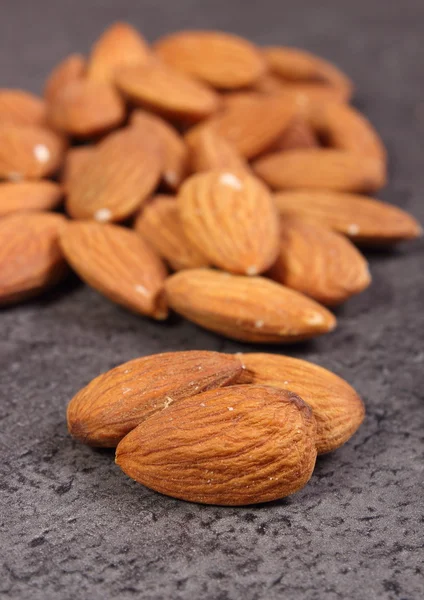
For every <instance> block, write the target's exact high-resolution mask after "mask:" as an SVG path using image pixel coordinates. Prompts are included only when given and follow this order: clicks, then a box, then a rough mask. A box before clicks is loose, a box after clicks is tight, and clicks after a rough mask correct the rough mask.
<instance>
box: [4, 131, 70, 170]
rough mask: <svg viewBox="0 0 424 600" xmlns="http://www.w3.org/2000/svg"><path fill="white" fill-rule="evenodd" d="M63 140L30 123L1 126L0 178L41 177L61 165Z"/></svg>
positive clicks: (51, 132) (63, 148)
mask: <svg viewBox="0 0 424 600" xmlns="http://www.w3.org/2000/svg"><path fill="white" fill-rule="evenodd" d="M64 150H65V147H64V142H63V140H62V139H61V138H60V137H59V136H57V135H56V134H55V133H53V131H49V130H48V129H44V128H42V127H34V126H30V125H2V126H1V125H0V179H10V180H11V181H19V180H20V179H41V178H42V177H47V176H49V175H52V174H53V173H55V172H56V171H57V170H58V169H59V167H60V165H61V164H62V161H63V157H64Z"/></svg>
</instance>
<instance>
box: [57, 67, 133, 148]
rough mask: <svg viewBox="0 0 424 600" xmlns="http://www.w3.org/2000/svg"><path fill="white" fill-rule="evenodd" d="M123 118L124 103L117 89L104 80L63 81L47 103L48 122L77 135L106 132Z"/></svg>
mask: <svg viewBox="0 0 424 600" xmlns="http://www.w3.org/2000/svg"><path fill="white" fill-rule="evenodd" d="M124 119H125V106H124V103H123V101H122V99H121V97H120V96H119V94H118V92H116V90H115V89H114V88H113V87H112V86H110V85H108V84H106V83H99V82H96V81H90V80H88V79H77V80H75V81H72V82H70V83H68V84H66V85H65V86H64V87H62V88H61V90H60V91H58V92H57V93H56V95H55V96H54V99H53V100H52V101H51V102H50V103H49V105H48V120H49V123H50V125H51V126H52V127H53V128H54V129H58V130H59V131H62V132H64V133H66V134H68V135H71V136H75V137H79V138H87V137H92V136H95V135H99V134H101V133H105V132H107V131H109V130H110V129H114V128H115V127H118V125H120V124H121V123H122V122H123V120H124Z"/></svg>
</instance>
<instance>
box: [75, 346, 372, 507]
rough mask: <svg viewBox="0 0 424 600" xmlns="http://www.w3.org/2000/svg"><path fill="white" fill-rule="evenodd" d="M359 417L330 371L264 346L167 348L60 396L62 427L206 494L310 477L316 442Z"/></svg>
mask: <svg viewBox="0 0 424 600" xmlns="http://www.w3.org/2000/svg"><path fill="white" fill-rule="evenodd" d="M363 418H364V406H363V404H362V401H361V399H360V398H359V396H358V395H357V394H356V392H355V390H354V389H353V388H352V387H351V386H350V385H349V384H348V383H346V382H345V381H343V379H340V377H338V376H337V375H335V374H334V373H331V372H330V371H327V370H326V369H323V368H322V367H318V366H317V365H313V364H312V363H308V362H306V361H304V360H299V359H296V358H291V357H287V356H277V355H273V354H236V355H229V354H220V353H218V352H207V351H185V352H169V353H165V354H156V355H152V356H146V357H143V358H137V359H135V360H132V361H130V362H127V363H124V364H122V365H120V366H118V367H116V368H114V369H112V370H111V371H108V372H107V373H103V374H102V375H99V377H97V378H96V379H94V380H93V381H92V382H91V383H90V384H89V385H87V386H86V387H85V388H83V389H82V390H81V391H80V392H79V393H78V394H77V395H76V396H75V397H74V398H73V399H72V400H71V402H70V403H69V406H68V427H69V431H70V433H71V434H72V435H73V436H74V437H76V438H77V439H79V440H80V441H82V442H85V443H87V444H89V445H92V446H103V447H111V448H115V447H116V462H117V464H118V465H119V466H120V467H121V468H122V470H123V471H124V472H125V473H126V474H127V475H129V476H130V477H132V478H133V479H135V480H136V481H138V482H140V483H142V484H143V485H145V486H147V487H149V488H151V489H153V490H156V491H158V492H161V493H162V494H166V495H168V496H173V497H175V498H181V499H183V500H189V501H192V502H201V503H204V504H224V505H241V504H255V503H260V502H268V501H271V500H276V499H278V498H283V497H285V496H287V495H289V494H292V493H294V492H296V491H297V490H299V489H301V488H302V487H303V486H304V485H306V483H307V482H308V481H309V479H310V477H311V475H312V472H313V470H314V466H315V460H316V456H317V453H318V454H322V453H324V452H330V451H332V450H335V449H336V448H339V447H340V446H342V444H344V443H345V442H346V441H347V440H348V439H349V438H350V437H351V436H352V435H353V433H354V432H355V431H356V430H357V429H358V427H359V425H360V424H361V422H362V420H363Z"/></svg>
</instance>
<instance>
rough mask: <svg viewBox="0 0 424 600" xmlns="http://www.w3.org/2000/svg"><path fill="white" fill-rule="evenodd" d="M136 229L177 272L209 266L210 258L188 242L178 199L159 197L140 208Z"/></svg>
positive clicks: (135, 224)
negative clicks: (208, 259) (181, 219)
mask: <svg viewBox="0 0 424 600" xmlns="http://www.w3.org/2000/svg"><path fill="white" fill-rule="evenodd" d="M134 229H135V230H136V231H137V232H138V233H140V234H141V235H142V237H143V238H144V239H145V240H146V242H147V243H148V244H149V245H150V246H151V247H152V248H153V249H154V250H155V251H156V252H157V253H158V254H159V256H161V257H162V258H163V259H164V260H166V261H167V262H168V264H169V265H170V266H171V268H172V269H173V270H174V271H180V270H181V269H195V268H196V267H206V266H208V261H207V259H206V258H205V257H204V256H203V255H202V254H200V252H199V251H198V250H197V249H196V248H195V247H194V246H193V245H192V244H191V243H190V242H189V241H188V239H187V237H186V235H185V233H184V230H183V227H182V225H181V221H180V215H179V211H178V207H177V202H176V200H175V198H173V197H170V196H156V197H155V198H153V200H152V201H151V202H149V203H148V205H147V206H146V207H144V208H142V209H141V211H140V214H139V215H138V216H137V218H136V220H135V223H134Z"/></svg>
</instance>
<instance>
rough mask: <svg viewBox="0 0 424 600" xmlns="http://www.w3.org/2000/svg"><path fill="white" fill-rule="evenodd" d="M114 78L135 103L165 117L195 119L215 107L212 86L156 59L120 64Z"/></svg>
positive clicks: (217, 104)
mask: <svg viewBox="0 0 424 600" xmlns="http://www.w3.org/2000/svg"><path fill="white" fill-rule="evenodd" d="M116 82H117V85H118V88H119V89H120V90H121V92H123V93H124V94H125V95H126V96H128V97H129V99H130V100H132V101H133V102H134V103H135V104H137V105H142V106H144V107H146V108H149V109H150V110H153V111H154V112H158V113H159V114H162V115H164V116H165V117H169V118H175V119H183V120H187V121H189V122H192V121H199V120H201V119H204V118H205V117H207V116H209V115H211V114H212V113H214V112H216V110H217V109H218V108H219V96H218V94H216V93H215V92H214V91H213V90H212V89H210V88H208V87H207V86H206V85H205V84H203V83H201V82H199V81H196V80H195V79H193V78H191V77H189V76H188V75H185V74H184V73H180V72H179V71H176V70H175V69H172V68H171V67H168V66H166V65H162V64H161V63H159V62H151V63H149V64H148V65H144V66H126V67H120V68H119V69H118V70H117V75H116Z"/></svg>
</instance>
